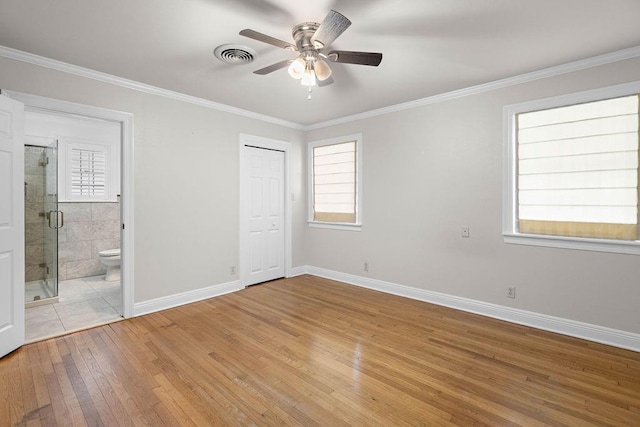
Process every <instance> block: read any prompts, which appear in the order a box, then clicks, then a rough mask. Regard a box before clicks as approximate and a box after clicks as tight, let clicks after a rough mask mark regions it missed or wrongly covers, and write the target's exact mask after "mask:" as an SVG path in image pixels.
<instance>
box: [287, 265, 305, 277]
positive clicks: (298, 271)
mask: <svg viewBox="0 0 640 427" xmlns="http://www.w3.org/2000/svg"><path fill="white" fill-rule="evenodd" d="M307 268H308V267H307V266H306V265H303V266H301V267H293V268H292V269H291V275H290V276H289V277H296V276H302V275H303V274H307Z"/></svg>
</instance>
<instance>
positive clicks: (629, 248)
mask: <svg viewBox="0 0 640 427" xmlns="http://www.w3.org/2000/svg"><path fill="white" fill-rule="evenodd" d="M638 93H640V81H636V82H631V83H625V84H621V85H615V86H608V87H603V88H598V89H593V90H587V91H583V92H577V93H572V94H568V95H561V96H556V97H551V98H545V99H539V100H534V101H528V102H523V103H519V104H512V105H507V106H505V107H504V108H503V122H504V123H503V128H504V137H503V179H502V194H503V195H502V235H503V238H504V242H505V243H508V244H518V245H530V246H543V247H552V248H563V249H576V250H585V251H597V252H612V253H622V254H633V255H640V240H636V241H623V240H610V239H593V238H578V237H564V236H550V235H539V234H524V233H519V232H518V230H517V229H516V221H517V206H516V201H517V195H516V193H517V188H516V183H517V166H516V165H517V160H518V159H517V148H516V145H517V138H516V132H517V126H516V115H517V114H519V113H526V112H530V111H537V110H544V109H550V108H557V107H563V106H568V105H574V104H581V103H586V102H592V101H599V100H604V99H608V98H617V97H622V96H628V95H634V94H638Z"/></svg>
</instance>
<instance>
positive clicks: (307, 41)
mask: <svg viewBox="0 0 640 427" xmlns="http://www.w3.org/2000/svg"><path fill="white" fill-rule="evenodd" d="M319 26H320V24H318V23H317V22H303V23H302V24H298V25H296V26H295V27H293V30H292V31H291V35H292V36H293V40H295V42H296V47H297V48H298V51H300V52H302V51H304V50H307V49H309V48H313V49H315V48H316V46H314V44H313V43H312V42H311V37H313V35H314V34H315V33H316V30H317V29H318V27H319Z"/></svg>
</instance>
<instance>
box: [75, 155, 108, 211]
mask: <svg viewBox="0 0 640 427" xmlns="http://www.w3.org/2000/svg"><path fill="white" fill-rule="evenodd" d="M69 148H70V149H69V157H70V162H69V165H70V166H71V174H70V176H71V197H72V199H80V200H82V199H104V198H105V197H106V190H107V188H106V174H107V154H108V153H107V150H106V149H105V147H100V146H95V148H93V147H91V148H88V147H86V146H84V145H80V144H70V146H69Z"/></svg>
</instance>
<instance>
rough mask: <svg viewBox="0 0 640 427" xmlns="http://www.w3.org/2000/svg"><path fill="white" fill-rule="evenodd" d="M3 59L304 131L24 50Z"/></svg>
mask: <svg viewBox="0 0 640 427" xmlns="http://www.w3.org/2000/svg"><path fill="white" fill-rule="evenodd" d="M0 57H4V58H8V59H13V60H15V61H20V62H26V63H28V64H32V65H37V66H39V67H43V68H49V69H51V70H55V71H61V72H63V73H68V74H73V75H76V76H80V77H85V78H88V79H92V80H97V81H99V82H102V83H109V84H112V85H115V86H120V87H124V88H127V89H132V90H135V91H138V92H143V93H148V94H151V95H157V96H162V97H165V98H169V99H173V100H176V101H182V102H186V103H189V104H194V105H198V106H200V107H205V108H210V109H212V110H218V111H223V112H225V113H231V114H236V115H238V116H243V117H248V118H251V119H256V120H261V121H263V122H268V123H273V124H276V125H280V126H285V127H288V128H291V129H296V130H304V126H303V125H300V124H298V123H293V122H290V121H287V120H282V119H278V118H276V117H271V116H267V115H264V114H259V113H254V112H253V111H248V110H243V109H241V108H236V107H232V106H230V105H226V104H221V103H218V102H213V101H209V100H206V99H203V98H198V97H196V96H191V95H185V94H183V93H179V92H174V91H171V90H167V89H162V88H159V87H156V86H151V85H148V84H145V83H140V82H136V81H134V80H129V79H125V78H122V77H117V76H113V75H111V74H107V73H102V72H100V71H95V70H91V69H89V68H84V67H79V66H77V65H72V64H67V63H66V62H62V61H57V60H55V59H51V58H46V57H44V56H39V55H34V54H32V53H28V52H23V51H21V50H17V49H12V48H10V47H6V46H0Z"/></svg>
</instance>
